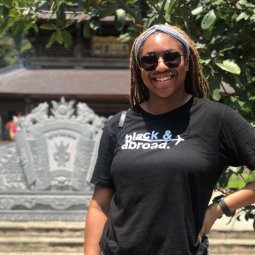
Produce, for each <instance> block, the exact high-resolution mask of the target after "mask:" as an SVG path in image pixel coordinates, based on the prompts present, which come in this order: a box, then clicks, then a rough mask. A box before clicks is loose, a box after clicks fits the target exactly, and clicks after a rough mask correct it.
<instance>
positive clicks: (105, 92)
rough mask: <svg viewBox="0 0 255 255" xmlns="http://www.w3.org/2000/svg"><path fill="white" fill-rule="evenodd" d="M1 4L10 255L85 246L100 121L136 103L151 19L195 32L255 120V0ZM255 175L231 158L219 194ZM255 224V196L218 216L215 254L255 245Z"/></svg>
mask: <svg viewBox="0 0 255 255" xmlns="http://www.w3.org/2000/svg"><path fill="white" fill-rule="evenodd" d="M0 13H1V14H0V255H7V254H12V255H14V254H15V255H18V254H21V255H25V254H30V255H39V254H40V255H46V254H47V255H51V254H53V253H54V254H58V255H60V254H68V255H72V254H75V255H78V254H83V245H84V226H85V220H86V214H87V209H88V205H89V202H90V199H91V196H92V193H93V186H91V185H90V184H89V179H90V176H91V174H92V172H93V167H94V164H95V160H96V157H97V149H98V145H99V140H100V136H101V133H102V127H103V126H104V123H105V122H106V121H107V119H108V118H109V117H110V116H111V115H114V114H116V113H117V112H119V111H122V110H127V109H128V108H129V107H130V103H129V100H128V93H129V84H130V70H129V56H130V50H131V45H132V43H133V42H134V40H135V38H136V37H137V36H138V35H139V34H141V33H142V32H143V31H144V29H146V28H148V27H150V26H151V25H154V24H165V23H167V24H172V25H177V26H179V27H180V28H181V29H183V30H184V31H186V33H187V34H188V35H189V36H190V37H191V38H192V40H193V41H194V43H195V44H196V47H197V49H198V51H199V54H200V62H201V64H202V66H203V74H204V76H205V77H206V79H207V81H208V83H209V86H210V100H214V101H218V102H220V103H223V104H226V105H229V106H230V107H232V108H234V109H236V110H237V111H239V112H240V114H241V115H242V116H243V117H244V118H246V119H247V121H249V122H250V123H251V125H253V126H254V125H255V105H254V99H255V26H254V23H255V2H254V1H253V0H240V1H236V0H160V1H158V0H147V1H145V0H144V1H143V0H107V1H101V0H77V1H76V0H70V1H69V0H56V1H54V0H48V1H46V0H20V1H12V0H2V1H1V2H0ZM137 24H140V25H142V26H143V28H142V27H141V26H140V27H139V26H137ZM254 180H255V174H254V173H253V172H251V171H249V170H248V169H247V168H246V167H245V166H240V167H229V168H228V169H226V172H224V173H223V174H222V176H221V178H220V179H219V182H218V184H217V185H216V186H215V190H214V192H213V195H212V198H213V197H215V196H217V195H220V194H224V195H227V194H230V193H232V192H234V191H236V190H237V189H240V188H243V187H245V185H247V183H249V182H251V181H254ZM254 228H255V207H254V205H251V206H247V207H245V208H242V209H240V210H237V211H235V212H233V213H232V216H231V217H225V216H223V217H222V218H221V219H218V220H217V221H216V223H215V225H214V226H213V228H212V230H211V232H210V233H209V235H208V236H209V240H210V247H209V253H210V255H213V254H217V255H219V254H231V255H236V254H255V241H254Z"/></svg>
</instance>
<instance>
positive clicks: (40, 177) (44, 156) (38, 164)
mask: <svg viewBox="0 0 255 255" xmlns="http://www.w3.org/2000/svg"><path fill="white" fill-rule="evenodd" d="M31 152H32V157H33V165H34V171H35V175H36V184H38V185H40V184H41V183H44V182H45V181H46V182H47V181H48V182H50V179H51V177H50V173H49V160H48V153H47V147H46V144H42V145H38V144H36V145H35V144H34V145H32V146H31Z"/></svg>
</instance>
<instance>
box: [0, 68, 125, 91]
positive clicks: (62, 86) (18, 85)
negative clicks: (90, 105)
mask: <svg viewBox="0 0 255 255" xmlns="http://www.w3.org/2000/svg"><path fill="white" fill-rule="evenodd" d="M129 85H130V70H128V69H118V70H110V69H105V70H104V69H83V70H75V69H36V70H28V69H24V70H20V72H12V73H9V74H5V75H0V93H8V94H12V93H13V94H55V95H58V94H59V95H65V94H71V95H128V93H129Z"/></svg>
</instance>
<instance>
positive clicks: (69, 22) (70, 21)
mask: <svg viewBox="0 0 255 255" xmlns="http://www.w3.org/2000/svg"><path fill="white" fill-rule="evenodd" d="M74 22H75V20H68V21H67V22H66V24H65V26H64V28H66V27H70V26H71V25H73V23H74Z"/></svg>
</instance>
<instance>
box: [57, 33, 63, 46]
mask: <svg viewBox="0 0 255 255" xmlns="http://www.w3.org/2000/svg"><path fill="white" fill-rule="evenodd" d="M56 32H57V34H56V40H57V42H58V43H59V44H62V43H63V37H62V33H61V31H60V30H57V31H56Z"/></svg>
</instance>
